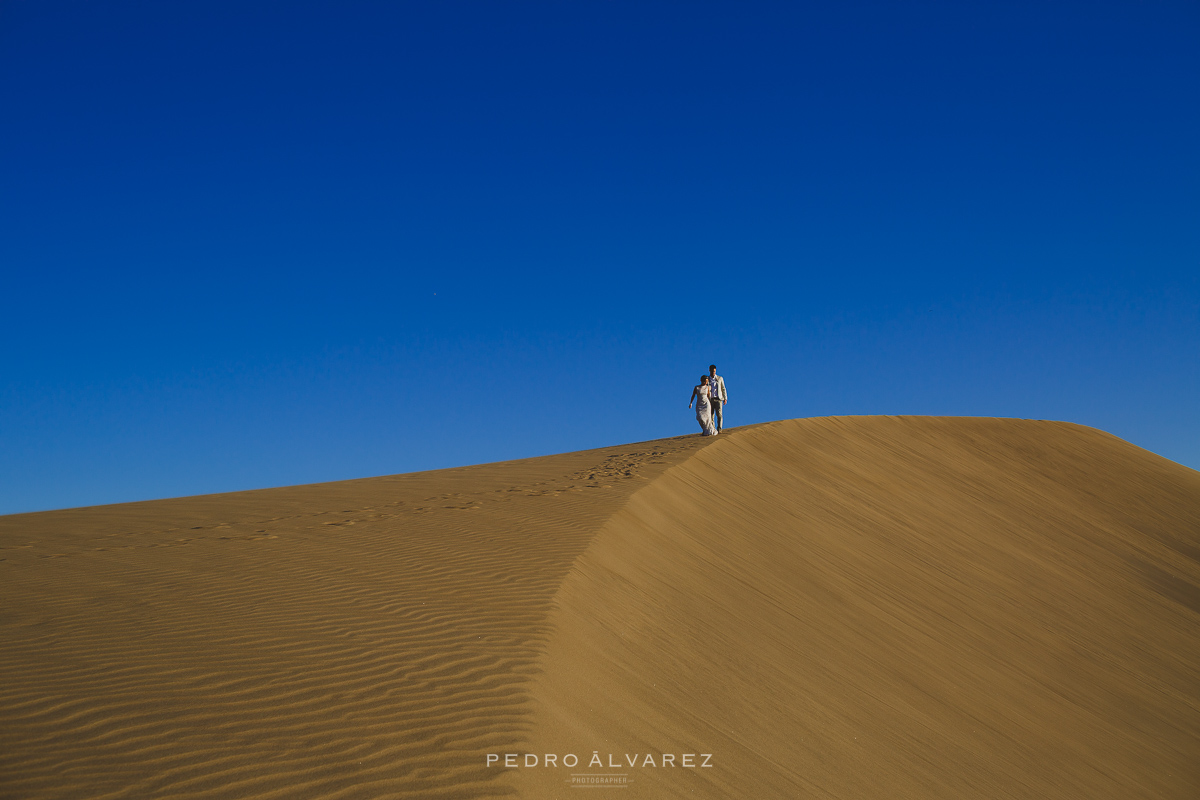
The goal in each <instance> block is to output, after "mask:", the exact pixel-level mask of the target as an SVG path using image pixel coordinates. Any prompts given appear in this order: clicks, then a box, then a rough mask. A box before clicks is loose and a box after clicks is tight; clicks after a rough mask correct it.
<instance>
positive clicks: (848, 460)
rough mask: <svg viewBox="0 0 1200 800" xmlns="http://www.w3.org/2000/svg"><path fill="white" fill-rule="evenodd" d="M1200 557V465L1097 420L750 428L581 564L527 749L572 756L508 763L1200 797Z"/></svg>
mask: <svg viewBox="0 0 1200 800" xmlns="http://www.w3.org/2000/svg"><path fill="white" fill-rule="evenodd" d="M1198 556H1200V473H1196V472H1194V471H1192V470H1189V469H1187V468H1184V467H1181V466H1179V465H1177V464H1174V463H1172V462H1169V461H1167V460H1165V459H1162V458H1159V457H1157V456H1154V455H1152V454H1150V453H1147V452H1145V451H1143V450H1140V449H1138V448H1136V447H1134V446H1132V445H1130V444H1128V443H1126V442H1123V441H1121V440H1119V439H1116V438H1115V437H1112V436H1109V435H1108V434H1105V433H1102V432H1099V431H1096V430H1092V429H1088V428H1083V427H1080V426H1076V425H1070V424H1065V423H1052V422H1036V421H1021V420H993V419H939V418H912V417H910V418H903V417H901V418H883V417H864V418H828V419H811V420H795V421H787V422H779V423H772V424H767V425H763V426H759V427H756V428H754V429H751V430H741V431H734V432H732V433H731V435H729V436H723V437H721V438H720V440H719V441H718V442H717V443H716V444H714V445H713V446H712V447H709V448H706V449H704V450H702V451H700V452H697V453H696V454H695V455H694V456H693V457H692V458H691V459H689V460H688V461H686V462H685V463H683V464H681V465H678V466H676V467H674V468H672V469H671V470H670V471H668V472H667V473H665V474H664V475H663V476H662V477H660V478H658V479H657V480H656V481H655V482H654V483H653V484H652V485H650V486H647V487H645V488H644V489H642V490H641V491H639V492H638V493H637V494H636V495H634V497H633V498H632V499H631V501H630V502H629V503H628V505H626V506H625V507H624V508H623V509H621V510H620V511H619V512H618V513H617V514H616V515H615V516H614V517H613V518H612V519H610V520H609V521H608V523H607V524H606V525H605V527H604V528H603V530H602V531H601V532H600V533H599V534H598V535H597V537H596V538H595V539H594V540H593V542H592V544H591V546H590V547H589V549H588V550H587V551H586V552H585V553H584V554H583V555H582V556H580V558H579V560H578V562H577V563H576V566H575V568H574V569H573V570H572V572H571V574H570V575H568V576H567V578H566V579H565V581H564V582H563V585H562V587H561V588H560V590H559V592H558V595H557V597H556V605H557V607H558V610H557V611H556V613H555V616H554V619H553V627H554V633H553V635H552V637H551V638H550V641H549V642H548V645H547V652H546V655H545V656H543V658H542V659H541V660H540V661H539V667H540V669H541V671H540V673H539V676H538V679H537V680H536V681H535V683H534V686H533V689H532V695H533V698H534V700H535V707H536V711H535V713H534V723H533V725H532V728H531V734H530V736H529V737H528V739H527V740H526V741H525V742H524V743H523V744H524V748H525V749H526V750H527V751H529V752H531V753H534V754H542V755H543V756H544V754H546V753H551V754H556V755H557V756H558V758H559V759H560V760H561V758H562V755H563V754H564V753H573V754H575V755H576V756H577V757H579V758H580V759H581V764H580V767H579V768H578V769H575V770H570V769H562V768H559V769H557V770H555V769H547V768H544V767H543V768H540V769H516V770H510V771H508V774H507V775H506V780H507V781H508V782H509V784H510V785H511V786H513V788H514V789H515V790H516V791H517V792H519V793H520V796H522V797H528V798H546V797H562V796H566V795H568V794H571V793H572V790H571V788H570V783H568V781H569V780H570V778H569V776H570V775H571V774H572V773H577V774H585V773H591V774H602V775H609V776H618V775H624V776H625V778H624V780H627V781H629V783H628V784H627V791H626V792H625V794H628V795H629V796H635V797H648V798H649V797H653V798H669V797H680V798H683V797H711V798H717V797H756V798H768V797H769V798H794V797H831V798H878V797H891V798H938V797H945V798H963V797H976V798H978V797H1027V798H1043V799H1044V798H1085V797H1086V798H1098V797H1105V798H1135V797H1145V798H1180V800H1183V799H1184V798H1192V797H1196V796H1197V794H1198V793H1200V560H1198ZM684 753H693V754H701V753H705V754H712V756H711V758H710V759H709V760H710V763H711V764H712V766H711V767H710V768H708V769H704V768H700V767H699V766H698V764H697V762H698V761H699V760H700V759H699V758H698V757H696V758H693V764H697V766H695V767H693V768H690V769H689V768H685V767H683V766H682V765H681V763H680V761H681V755H682V754H684ZM646 754H651V755H652V756H653V759H652V761H653V762H654V763H651V764H646V762H645V756H646ZM662 754H672V755H673V759H672V761H673V765H672V766H665V765H664V764H663V755H662ZM594 755H595V756H598V760H599V763H600V764H601V765H602V768H599V769H598V768H596V767H594V766H593V767H592V768H590V769H588V768H586V764H587V763H588V762H589V761H592V759H593V758H594ZM592 763H595V762H592ZM614 763H615V764H616V765H618V767H617V768H612V767H611V766H610V765H611V764H614ZM631 763H636V764H637V765H638V766H630V764H631ZM600 791H603V790H600Z"/></svg>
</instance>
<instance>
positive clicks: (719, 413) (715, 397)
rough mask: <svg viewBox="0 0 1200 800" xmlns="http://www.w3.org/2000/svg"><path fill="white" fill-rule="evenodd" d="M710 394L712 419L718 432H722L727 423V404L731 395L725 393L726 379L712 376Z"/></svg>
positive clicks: (709, 379) (709, 382) (710, 377)
mask: <svg viewBox="0 0 1200 800" xmlns="http://www.w3.org/2000/svg"><path fill="white" fill-rule="evenodd" d="M708 385H709V394H710V396H711V397H712V418H713V424H714V425H716V427H717V430H721V428H722V427H723V423H724V422H725V419H724V418H725V414H724V411H725V404H726V403H728V402H729V395H728V394H727V393H726V392H725V379H724V378H722V377H721V376H720V375H710V376H709V378H708Z"/></svg>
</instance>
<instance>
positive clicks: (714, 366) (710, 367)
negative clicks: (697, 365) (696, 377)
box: [708, 364, 717, 369]
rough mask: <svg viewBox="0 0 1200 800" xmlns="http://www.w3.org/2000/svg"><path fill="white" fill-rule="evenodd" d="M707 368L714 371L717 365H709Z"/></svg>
mask: <svg viewBox="0 0 1200 800" xmlns="http://www.w3.org/2000/svg"><path fill="white" fill-rule="evenodd" d="M708 368H709V369H716V368H717V365H716V364H709V365H708Z"/></svg>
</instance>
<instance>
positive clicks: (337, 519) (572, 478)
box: [0, 440, 676, 561]
mask: <svg viewBox="0 0 1200 800" xmlns="http://www.w3.org/2000/svg"><path fill="white" fill-rule="evenodd" d="M667 441H672V440H667ZM675 449H676V448H670V447H667V446H652V447H650V448H648V449H646V450H641V451H636V452H631V453H620V454H616V455H610V456H608V457H606V458H605V459H604V460H603V461H602V462H600V463H598V464H597V465H596V466H594V467H591V468H588V469H582V470H577V471H575V472H572V473H569V474H567V475H565V476H563V477H562V478H558V479H554V480H547V481H540V482H537V483H532V484H529V485H525V486H513V487H510V488H505V489H494V490H491V491H490V492H480V493H462V492H452V493H447V494H439V495H431V496H429V497H425V498H422V499H420V500H416V501H402V500H401V501H396V502H393V503H386V504H383V505H378V506H368V507H363V508H350V509H342V510H340V511H331V512H324V513H319V514H313V515H293V516H282V517H272V518H270V519H264V520H258V521H256V522H222V523H219V524H217V525H215V526H203V525H198V526H193V527H189V528H166V529H163V530H161V531H151V532H146V531H138V532H136V535H137V536H139V537H141V538H150V537H153V536H155V535H166V536H170V535H171V534H182V535H178V536H174V537H172V538H169V539H162V540H155V541H142V542H135V543H125V542H122V539H125V538H127V537H128V536H129V535H131V534H130V532H125V531H118V532H114V533H108V534H104V535H103V536H102V537H98V538H99V539H103V540H108V541H105V542H104V543H103V544H100V545H97V546H95V547H91V548H88V550H90V551H93V552H97V551H105V550H118V549H134V548H139V547H179V546H182V545H187V544H190V543H192V542H194V541H196V540H198V539H212V538H216V539H220V540H224V541H269V540H272V539H278V538H279V534H278V533H275V532H273V531H274V530H277V529H278V528H280V527H288V528H295V527H297V525H296V523H297V522H298V521H299V522H300V525H299V527H301V528H305V527H310V526H311V525H305V524H304V521H305V520H308V521H309V522H310V523H311V524H314V525H316V526H319V527H322V528H343V529H345V528H352V527H354V526H356V525H361V524H364V523H373V522H380V521H386V520H391V519H399V518H402V517H404V516H405V515H406V514H413V513H416V514H428V513H430V512H435V511H442V510H452V511H478V510H480V509H482V508H483V507H484V506H485V505H487V504H490V503H503V502H507V501H508V500H510V499H512V497H513V496H514V495H522V496H530V497H536V496H542V495H559V494H562V493H563V492H580V491H588V490H594V489H609V488H612V486H613V484H614V483H616V482H617V481H625V480H630V479H632V478H637V477H638V476H639V472H640V470H641V469H642V468H643V467H644V466H645V465H647V464H662V463H663V459H664V458H665V457H666V456H667V455H669V454H670V453H672V452H674V450H675ZM329 516H332V517H334V519H327V520H324V519H322V518H323V517H329ZM213 534H216V536H213ZM34 546H35V544H34V543H27V544H22V545H10V546H7V547H0V552H3V551H5V550H16V549H27V548H31V547H34ZM67 555H69V553H44V554H39V558H63V557H66V556H67ZM3 560H4V557H3V556H0V561H3Z"/></svg>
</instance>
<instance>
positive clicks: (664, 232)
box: [0, 0, 1200, 513]
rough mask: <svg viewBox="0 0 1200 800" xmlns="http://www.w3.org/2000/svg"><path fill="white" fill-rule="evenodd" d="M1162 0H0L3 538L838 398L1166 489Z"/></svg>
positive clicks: (1194, 249) (1188, 312)
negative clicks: (65, 512) (994, 433)
mask: <svg viewBox="0 0 1200 800" xmlns="http://www.w3.org/2000/svg"><path fill="white" fill-rule="evenodd" d="M1198 41H1200V5H1198V4H1197V3H1195V2H1194V0H1180V2H1153V1H1148V2H1133V1H1132V0H1129V1H1128V2H1120V3H1113V2H1103V0H1091V1H1090V2H1054V1H1053V0H1049V1H1047V0H1039V1H1038V2H1012V1H1011V0H1005V1H1004V2H1000V1H999V0H997V1H995V2H965V3H964V2H961V0H952V1H951V2H939V3H925V2H903V3H899V2H892V1H891V0H889V1H888V2H879V3H864V2H845V3H829V2H822V3H799V2H780V3H754V2H749V3H732V2H726V3H711V2H695V1H692V0H690V1H689V2H683V1H682V0H680V1H679V2H669V3H667V2H652V1H650V0H638V1H637V2H540V3H534V2H472V3H467V2H332V1H331V0H327V1H326V2H293V1H289V2H260V1H259V0H239V2H236V3H233V2H222V1H220V0H203V2H193V1H192V0H173V2H149V1H148V0H147V1H145V2H56V1H55V0H5V1H4V2H2V3H0V109H3V111H2V112H0V113H2V114H3V125H0V153H2V156H0V158H3V161H4V164H3V170H2V175H0V269H2V272H3V301H4V314H3V315H2V318H0V334H2V337H3V338H2V341H3V347H2V350H0V513H11V512H18V511H28V510H37V509H46V508H57V507H66V506H77V505H92V504H101V503H113V502H121V501H127V500H137V499H150V498H158V497H166V496H178V495H190V494H200V493H208V492H218V491H229V490H236V489H248V488H257V487H265V486H278V485H288V484H297V483H309V482H316V481H329V480H340V479H345V478H354V477H363V476H368V475H378V474H388V473H398V472H409V471H415V470H423V469H434V468H440V467H448V466H455V465H461V464H469V463H477V462H486V461H496V460H504V459H511V458H520V457H525V456H533V455H542V454H546V453H552V452H561V451H569V450H578V449H583V448H591V447H600V446H605V445H612V444H619V443H624V442H631V441H639V440H646V439H654V438H659V437H664V436H672V435H677V434H682V433H691V432H695V431H698V427H697V426H696V424H695V422H694V420H693V418H692V414H691V412H689V411H688V409H687V399H688V395H689V393H690V391H691V387H692V385H693V384H694V383H695V382H696V379H697V378H698V376H699V375H700V373H701V372H703V371H704V369H705V368H706V367H707V365H708V364H709V363H710V362H716V363H717V364H718V365H720V368H721V372H722V374H724V375H725V376H726V379H727V381H728V385H729V391H730V404H729V407H728V410H727V415H728V423H729V424H730V425H737V424H744V423H750V422H759V421H766V420H774V419H783V418H793V417H807V416H824V415H832V414H952V415H971V416H1007V417H1026V418H1039V419H1061V420H1069V421H1073V422H1079V423H1083V424H1086V425H1091V426H1095V427H1099V428H1102V429H1105V430H1107V431H1110V432H1112V433H1114V434H1116V435H1118V436H1121V437H1123V438H1125V439H1128V440H1130V441H1132V442H1134V443H1135V444H1138V445H1140V446H1142V447H1146V448H1148V449H1150V450H1152V451H1154V452H1157V453H1160V454H1162V455H1164V456H1167V457H1168V458H1172V459H1174V460H1176V461H1179V462H1181V463H1183V464H1186V465H1188V466H1191V467H1193V468H1197V467H1200V414H1198V412H1200V402H1198V401H1200V47H1198V46H1197V42H1198Z"/></svg>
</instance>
